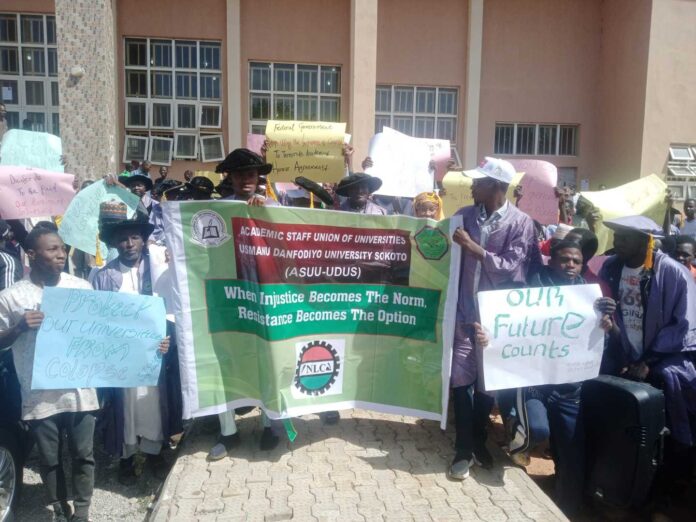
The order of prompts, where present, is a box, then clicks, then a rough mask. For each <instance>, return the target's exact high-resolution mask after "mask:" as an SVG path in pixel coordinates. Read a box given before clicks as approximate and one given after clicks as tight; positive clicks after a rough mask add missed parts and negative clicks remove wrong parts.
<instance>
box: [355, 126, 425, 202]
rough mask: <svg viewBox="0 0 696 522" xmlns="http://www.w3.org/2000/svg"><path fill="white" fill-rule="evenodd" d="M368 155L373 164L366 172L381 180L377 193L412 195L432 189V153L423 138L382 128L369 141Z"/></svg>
mask: <svg viewBox="0 0 696 522" xmlns="http://www.w3.org/2000/svg"><path fill="white" fill-rule="evenodd" d="M368 156H370V158H372V164H373V165H372V167H370V168H368V169H366V170H365V172H367V173H368V174H371V175H372V176H376V177H378V178H380V179H381V180H382V186H381V187H380V188H379V190H377V192H376V193H377V194H380V195H383V196H396V197H407V198H413V197H415V196H417V195H418V194H420V193H421V192H432V190H433V172H432V171H430V168H429V165H430V160H431V158H432V153H431V149H430V147H429V146H428V144H427V143H426V141H425V140H422V139H419V138H411V137H410V136H407V135H406V134H402V133H401V132H398V131H395V130H394V129H390V128H389V127H384V129H383V131H382V132H379V133H377V134H375V135H374V136H373V137H372V139H371V140H370V145H369V149H368Z"/></svg>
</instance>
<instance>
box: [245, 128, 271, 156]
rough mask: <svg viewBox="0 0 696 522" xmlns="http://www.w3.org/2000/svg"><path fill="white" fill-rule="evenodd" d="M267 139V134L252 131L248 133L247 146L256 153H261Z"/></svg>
mask: <svg viewBox="0 0 696 522" xmlns="http://www.w3.org/2000/svg"><path fill="white" fill-rule="evenodd" d="M264 141H266V136H265V135H263V134H252V133H251V132H250V133H248V134H247V142H246V148H247V149H249V150H250V151H252V152H255V153H256V154H259V155H261V156H263V154H261V147H263V142H264Z"/></svg>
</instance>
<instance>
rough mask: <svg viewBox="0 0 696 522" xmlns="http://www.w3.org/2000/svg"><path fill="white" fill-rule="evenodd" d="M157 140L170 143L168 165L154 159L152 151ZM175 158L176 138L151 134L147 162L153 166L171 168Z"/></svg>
mask: <svg viewBox="0 0 696 522" xmlns="http://www.w3.org/2000/svg"><path fill="white" fill-rule="evenodd" d="M156 140H163V141H168V142H169V160H168V162H167V163H163V162H161V161H156V160H155V159H153V158H152V150H153V149H154V147H153V143H154V142H155V141H156ZM173 156H174V138H173V137H171V138H170V137H169V136H157V135H153V134H151V135H150V137H149V143H148V150H147V160H148V161H149V162H150V163H151V164H153V165H164V166H167V167H168V166H170V165H171V164H172V158H173Z"/></svg>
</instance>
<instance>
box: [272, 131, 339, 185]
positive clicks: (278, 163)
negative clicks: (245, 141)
mask: <svg viewBox="0 0 696 522" xmlns="http://www.w3.org/2000/svg"><path fill="white" fill-rule="evenodd" d="M345 131H346V124H345V123H333V122H323V121H274V120H269V121H268V123H267V124H266V142H267V147H268V150H267V151H266V161H268V163H271V164H273V174H272V176H273V181H294V180H295V178H296V177H297V176H304V177H307V178H309V179H312V180H314V181H317V182H322V183H337V182H338V181H339V180H340V179H341V178H342V177H343V175H344V174H345V162H344V159H343V138H344V134H345Z"/></svg>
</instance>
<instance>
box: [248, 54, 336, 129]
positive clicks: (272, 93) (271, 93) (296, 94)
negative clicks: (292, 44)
mask: <svg viewBox="0 0 696 522" xmlns="http://www.w3.org/2000/svg"><path fill="white" fill-rule="evenodd" d="M258 65H266V66H268V69H269V78H268V89H255V88H253V83H252V82H253V80H254V70H262V69H258V68H255V66H258ZM276 66H283V67H286V68H287V67H289V66H292V67H293V89H292V90H289V91H279V90H277V89H275V67H276ZM248 67H249V69H248V72H249V83H248V85H247V87H248V93H249V98H248V101H249V103H248V110H247V121H248V123H249V129H252V128H253V127H254V126H259V127H261V126H263V127H264V128H265V126H266V123H267V122H268V121H269V120H276V119H280V118H277V117H276V116H275V101H276V96H277V97H280V98H292V118H290V120H296V119H298V118H297V114H298V113H297V100H298V98H305V97H311V98H314V99H315V100H316V116H317V119H316V120H311V121H331V120H326V119H322V110H321V101H322V99H327V98H330V99H334V100H338V119H337V120H336V121H340V120H341V114H342V112H341V111H342V109H343V98H342V96H343V94H342V92H341V89H342V81H343V77H342V75H343V74H344V72H343V69H342V66H341V65H339V64H324V63H306V62H295V63H293V62H282V61H275V62H274V61H263V60H249V62H248ZM310 67H312V68H314V67H316V90H315V91H298V80H297V78H298V70H300V69H304V70H308V68H310ZM323 68H333V69H335V70H334V71H330V72H333V73H336V72H337V73H338V92H334V93H329V92H324V91H323V90H322V70H323ZM254 95H261V96H268V98H269V111H268V113H269V114H268V116H269V118H268V119H263V118H254V117H253V114H252V107H253V104H252V100H253V97H254Z"/></svg>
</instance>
